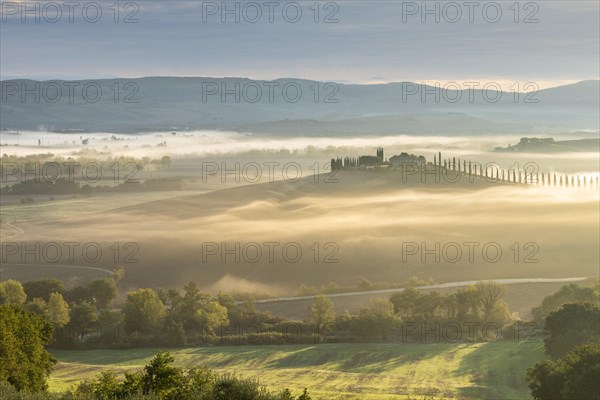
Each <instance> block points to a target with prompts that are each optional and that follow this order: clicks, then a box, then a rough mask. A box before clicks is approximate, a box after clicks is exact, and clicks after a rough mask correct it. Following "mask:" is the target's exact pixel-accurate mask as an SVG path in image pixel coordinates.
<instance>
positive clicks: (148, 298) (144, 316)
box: [123, 289, 166, 333]
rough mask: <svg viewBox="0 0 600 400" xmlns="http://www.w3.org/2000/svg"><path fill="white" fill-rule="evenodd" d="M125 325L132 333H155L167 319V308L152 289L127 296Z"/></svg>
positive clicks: (124, 310)
mask: <svg viewBox="0 0 600 400" xmlns="http://www.w3.org/2000/svg"><path fill="white" fill-rule="evenodd" d="M123 314H124V317H125V325H126V326H127V327H128V329H129V330H130V331H138V332H141V333H150V332H153V331H155V330H156V329H157V328H158V327H159V326H160V323H161V321H162V319H163V318H164V317H165V314H166V313H165V306H164V304H163V303H162V302H161V301H160V299H159V298H158V295H157V294H156V292H154V290H152V289H138V290H135V291H133V292H129V293H128V294H127V301H126V302H125V305H124V306H123Z"/></svg>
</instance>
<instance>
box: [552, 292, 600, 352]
mask: <svg viewBox="0 0 600 400" xmlns="http://www.w3.org/2000/svg"><path fill="white" fill-rule="evenodd" d="M599 321H600V308H599V307H598V306H595V305H592V304H589V303H573V304H565V305H563V306H562V308H561V309H559V310H558V311H554V312H551V313H550V315H548V316H547V317H546V329H547V330H548V332H549V333H550V334H549V336H548V337H547V338H546V339H544V344H545V348H546V353H547V354H548V355H550V356H551V357H554V358H558V357H560V356H562V355H564V354H566V353H567V352H569V351H570V350H571V349H572V348H573V347H575V346H577V345H579V344H582V343H586V342H596V343H598V342H599V341H600V322H599Z"/></svg>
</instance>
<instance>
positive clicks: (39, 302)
mask: <svg viewBox="0 0 600 400" xmlns="http://www.w3.org/2000/svg"><path fill="white" fill-rule="evenodd" d="M25 309H26V310H27V311H30V312H32V313H34V314H37V315H41V316H44V315H46V312H47V311H48V304H46V302H45V301H44V299H42V298H40V297H36V298H35V299H33V300H31V301H30V302H29V303H27V304H26V305H25Z"/></svg>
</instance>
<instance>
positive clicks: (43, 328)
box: [0, 305, 56, 392]
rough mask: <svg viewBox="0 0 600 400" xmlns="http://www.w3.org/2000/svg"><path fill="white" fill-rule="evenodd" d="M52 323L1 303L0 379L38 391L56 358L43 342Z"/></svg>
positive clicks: (50, 336)
mask: <svg viewBox="0 0 600 400" xmlns="http://www.w3.org/2000/svg"><path fill="white" fill-rule="evenodd" d="M51 340H52V326H51V325H50V324H49V323H48V322H47V321H45V320H44V319H43V318H41V317H40V316H38V315H36V314H34V313H31V312H28V311H25V310H22V309H20V308H17V307H15V306H11V305H0V382H8V383H9V384H10V385H12V386H14V387H15V388H16V389H18V390H24V389H27V390H30V391H34V392H37V391H41V390H45V389H46V388H47V384H46V377H47V376H48V375H49V374H50V371H51V370H52V366H53V365H54V364H55V363H56V360H55V359H54V358H53V357H52V355H50V353H48V352H47V351H46V350H45V348H44V346H45V345H46V344H48V343H50V341H51Z"/></svg>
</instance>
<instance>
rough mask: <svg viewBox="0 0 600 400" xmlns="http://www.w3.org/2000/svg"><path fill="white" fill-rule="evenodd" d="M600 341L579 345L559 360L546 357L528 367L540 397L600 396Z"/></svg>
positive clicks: (566, 399)
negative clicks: (599, 379) (599, 342)
mask: <svg viewBox="0 0 600 400" xmlns="http://www.w3.org/2000/svg"><path fill="white" fill-rule="evenodd" d="M598 376H600V345H599V344H598V343H588V344H583V345H579V346H577V347H575V348H574V349H573V350H571V351H570V352H569V353H568V354H566V355H565V356H563V357H562V358H560V359H559V360H558V361H557V362H556V363H555V362H553V361H550V360H544V361H541V362H539V363H537V364H536V365H535V366H534V367H532V368H530V369H529V370H528V371H527V381H528V383H529V388H530V389H531V396H532V397H533V398H534V399H536V400H572V399H577V400H597V399H599V398H600V385H598Z"/></svg>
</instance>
